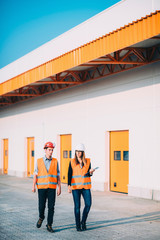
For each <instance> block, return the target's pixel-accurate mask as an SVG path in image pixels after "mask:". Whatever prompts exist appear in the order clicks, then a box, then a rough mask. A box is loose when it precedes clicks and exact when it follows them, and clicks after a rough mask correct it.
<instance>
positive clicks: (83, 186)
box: [68, 144, 94, 231]
mask: <svg viewBox="0 0 160 240" xmlns="http://www.w3.org/2000/svg"><path fill="white" fill-rule="evenodd" d="M75 150H76V151H75V158H73V159H72V160H71V162H70V164H69V168H68V192H69V193H71V192H72V195H73V201H74V214H75V221H76V229H77V231H85V230H86V220H87V216H88V213H89V211H90V208H91V204H92V197H91V191H90V189H91V178H90V176H91V175H92V174H93V172H94V170H93V169H91V163H90V159H89V158H85V147H84V145H83V144H78V145H77V146H76V149H75ZM81 195H82V196H83V198H84V203H85V206H84V210H83V215H82V220H80V205H81Z"/></svg>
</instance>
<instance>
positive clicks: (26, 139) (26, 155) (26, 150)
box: [25, 136, 35, 177]
mask: <svg viewBox="0 0 160 240" xmlns="http://www.w3.org/2000/svg"><path fill="white" fill-rule="evenodd" d="M29 138H33V140H34V167H35V137H34V136H32V137H26V149H25V150H26V177H32V175H31V176H28V160H29V159H28V147H29V146H28V139H29ZM30 167H31V166H30ZM33 173H34V171H33Z"/></svg>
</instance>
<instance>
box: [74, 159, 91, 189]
mask: <svg viewBox="0 0 160 240" xmlns="http://www.w3.org/2000/svg"><path fill="white" fill-rule="evenodd" d="M86 161H87V163H86V164H85V165H84V166H83V167H82V168H81V167H80V164H77V165H76V163H75V159H72V160H71V167H72V179H71V188H72V189H73V190H74V189H82V188H85V189H90V188H91V178H90V177H88V176H85V174H86V173H87V172H88V169H89V165H90V159H88V158H86Z"/></svg>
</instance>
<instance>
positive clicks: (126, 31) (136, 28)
mask: <svg viewBox="0 0 160 240" xmlns="http://www.w3.org/2000/svg"><path fill="white" fill-rule="evenodd" d="M158 34H160V11H156V12H155V13H151V14H150V15H147V16H146V17H143V18H141V19H140V20H137V21H134V22H132V23H129V24H128V25H125V26H124V27H122V28H120V29H117V30H115V31H113V32H111V33H109V34H106V35H104V36H102V37H100V38H98V39H96V40H94V41H92V42H89V43H87V44H85V45H83V46H80V47H79V48H76V49H74V50H72V51H70V52H67V53H65V54H63V55H61V56H59V57H57V58H55V59H53V60H51V61H49V62H46V63H44V64H42V65H40V66H38V67H36V68H33V69H31V70H29V71H27V72H24V73H22V74H20V75H18V76H16V77H13V78H11V79H9V80H7V81H5V82H3V83H1V84H0V95H4V94H6V93H8V92H11V91H14V90H16V89H19V88H21V87H24V86H27V85H29V84H32V83H34V82H37V81H40V80H42V79H44V78H47V77H49V76H52V75H55V74H58V73H61V72H64V71H66V70H68V69H71V68H74V67H76V66H79V65H81V64H84V63H87V62H90V61H91V60H94V59H97V58H99V57H101V56H104V55H107V54H110V53H113V52H115V51H117V50H120V49H123V48H126V47H129V46H131V45H134V44H136V43H138V42H141V41H144V40H146V39H149V38H152V37H154V36H156V35H158Z"/></svg>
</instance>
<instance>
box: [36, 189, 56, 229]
mask: <svg viewBox="0 0 160 240" xmlns="http://www.w3.org/2000/svg"><path fill="white" fill-rule="evenodd" d="M55 198H56V189H51V188H47V189H38V199H39V217H40V218H41V219H44V218H45V215H44V213H45V207H46V200H47V199H48V218H47V223H48V225H50V226H51V225H52V223H53V215H54V205H55Z"/></svg>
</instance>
